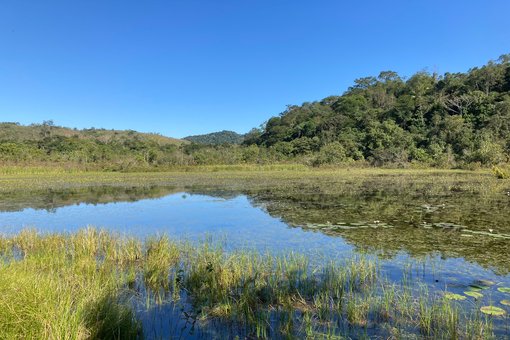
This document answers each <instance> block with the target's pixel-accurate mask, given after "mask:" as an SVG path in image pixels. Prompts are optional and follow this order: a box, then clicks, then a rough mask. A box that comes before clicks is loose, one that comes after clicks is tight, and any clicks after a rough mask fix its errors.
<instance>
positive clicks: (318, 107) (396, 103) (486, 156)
mask: <svg viewBox="0 0 510 340" xmlns="http://www.w3.org/2000/svg"><path fill="white" fill-rule="evenodd" d="M509 122H510V55H508V54H507V55H503V56H501V57H500V58H499V59H498V61H490V62H488V63H487V64H486V65H484V66H482V67H475V68H472V69H471V70H469V71H468V72H466V73H445V74H444V75H438V74H436V73H432V74H431V73H427V72H418V73H416V74H414V75H413V76H411V77H410V78H409V79H405V78H403V77H401V76H399V75H398V74H397V73H395V72H392V71H383V72H381V73H380V74H379V75H378V76H377V77H365V78H361V79H357V80H355V82H354V85H353V86H352V87H350V88H349V89H348V90H347V91H346V92H345V93H343V94H342V95H338V96H329V97H326V98H324V99H322V100H320V101H317V102H311V103H304V104H302V105H300V106H299V105H289V106H288V108H287V110H285V111H284V112H282V113H281V114H280V115H279V116H277V117H273V118H271V119H269V120H268V121H267V122H266V123H265V124H264V125H263V126H262V127H261V128H260V129H253V130H252V131H251V132H250V133H248V134H247V135H244V136H243V135H238V134H236V133H233V132H229V131H222V132H218V133H212V134H208V135H202V136H191V137H189V138H187V139H188V140H189V141H191V142H189V141H188V140H186V141H184V140H176V139H171V138H167V137H163V136H160V135H157V134H142V133H137V132H135V131H110V130H104V129H94V128H91V129H85V130H76V129H74V130H73V129H69V128H63V127H59V126H55V125H54V124H53V122H52V121H46V122H43V123H42V124H34V125H31V126H21V125H19V124H18V123H2V124H0V164H23V165H27V164H30V165H42V166H51V165H55V164H57V165H59V166H64V167H74V168H79V169H85V170H87V169H88V170H90V169H93V170H106V171H132V170H142V169H143V170H147V169H168V168H170V167H175V166H196V165H234V164H275V163H298V164H305V165H307V166H339V165H349V166H353V165H356V166H390V167H409V166H421V167H439V168H458V167H462V168H477V167H488V166H491V165H497V164H501V163H508V161H509V157H510V143H509V140H510V123H509ZM241 141H242V142H243V145H237V144H238V143H241ZM194 142H197V143H194ZM202 143H205V144H202ZM500 174H503V173H498V174H497V175H498V176H499V175H500Z"/></svg>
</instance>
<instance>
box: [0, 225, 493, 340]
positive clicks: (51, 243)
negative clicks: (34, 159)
mask: <svg viewBox="0 0 510 340" xmlns="http://www.w3.org/2000/svg"><path fill="white" fill-rule="evenodd" d="M0 253H1V254H2V255H1V256H2V259H3V261H0V291H2V295H1V296H0V323H1V324H2V327H0V338H48V339H57V338H58V339H84V338H91V339H96V338H137V337H142V336H143V334H144V333H143V332H142V330H141V326H140V324H141V323H140V321H138V319H137V316H136V310H135V309H134V306H139V305H145V306H146V308H147V309H150V308H153V307H155V306H157V305H165V304H172V305H174V306H181V307H180V310H181V314H182V315H181V317H178V319H180V320H181V319H185V320H186V322H187V323H190V324H192V325H193V327H194V326H195V324H196V325H198V326H199V327H202V328H203V329H207V328H208V327H216V328H217V327H219V332H220V333H217V334H226V335H228V336H240V337H256V338H292V337H304V336H306V337H309V338H317V337H319V338H323V337H326V338H339V337H352V336H353V337H356V338H368V337H370V335H374V334H377V335H379V336H387V337H390V336H394V335H395V334H406V332H407V333H409V332H411V333H412V334H422V335H424V336H426V337H433V338H438V337H439V338H470V339H481V338H488V337H491V336H492V333H493V328H492V323H491V321H490V319H488V318H486V317H483V316H482V315H480V313H479V312H477V313H475V314H472V313H467V312H466V311H462V310H461V307H460V305H458V304H457V303H456V302H451V301H447V300H446V299H444V298H442V297H435V296H433V295H430V294H429V292H428V291H427V290H426V289H421V290H413V289H411V288H410V287H409V286H410V284H411V283H410V281H409V280H408V281H406V283H405V284H404V285H394V284H390V283H389V282H388V281H387V280H386V278H385V277H383V276H382V274H381V273H380V269H379V265H378V263H377V261H376V260H374V259H373V258H371V257H369V256H367V255H364V254H358V255H356V256H355V257H353V258H351V259H344V260H339V261H336V262H330V263H327V264H325V265H324V266H322V267H316V266H315V265H313V264H311V263H310V261H309V260H308V258H307V257H306V256H303V255H300V254H292V253H291V254H288V255H285V256H276V257H275V256H271V254H260V253H256V252H251V251H244V250H239V251H233V252H226V251H225V250H224V249H223V248H222V247H221V245H217V244H213V243H208V242H204V243H202V244H199V245H191V244H188V243H182V242H174V241H172V240H170V239H169V238H168V237H166V236H159V237H153V238H148V239H147V240H145V241H143V242H142V241H140V240H138V239H133V238H129V237H123V236H119V235H115V234H112V233H109V232H106V231H103V230H98V229H94V228H86V229H83V230H80V231H78V232H76V233H73V234H38V233H37V232H35V231H34V230H24V231H22V232H20V233H19V234H17V235H12V236H8V237H6V236H3V237H0ZM475 310H477V309H476V308H475ZM168 317H170V315H169V316H168ZM176 329H177V327H176ZM222 332H223V333H222ZM151 334H152V333H151ZM215 334H216V333H215Z"/></svg>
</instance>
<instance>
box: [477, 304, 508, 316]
mask: <svg viewBox="0 0 510 340" xmlns="http://www.w3.org/2000/svg"><path fill="white" fill-rule="evenodd" d="M480 311H481V312H482V313H484V314H487V315H492V316H502V315H505V314H506V312H505V310H504V309H502V308H499V307H495V306H483V307H481V308H480Z"/></svg>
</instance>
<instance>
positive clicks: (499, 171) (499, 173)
mask: <svg viewBox="0 0 510 340" xmlns="http://www.w3.org/2000/svg"><path fill="white" fill-rule="evenodd" d="M492 173H493V174H494V176H496V178H499V179H507V178H510V174H508V172H506V171H505V170H503V169H501V168H498V167H497V166H495V167H493V168H492Z"/></svg>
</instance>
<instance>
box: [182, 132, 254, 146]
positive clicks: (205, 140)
mask: <svg viewBox="0 0 510 340" xmlns="http://www.w3.org/2000/svg"><path fill="white" fill-rule="evenodd" d="M183 139H185V140H187V141H190V142H193V143H198V144H207V145H221V144H241V143H242V142H243V141H244V135H241V134H238V133H237V132H234V131H227V130H223V131H219V132H213V133H208V134H205V135H195V136H188V137H184V138H183Z"/></svg>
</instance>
